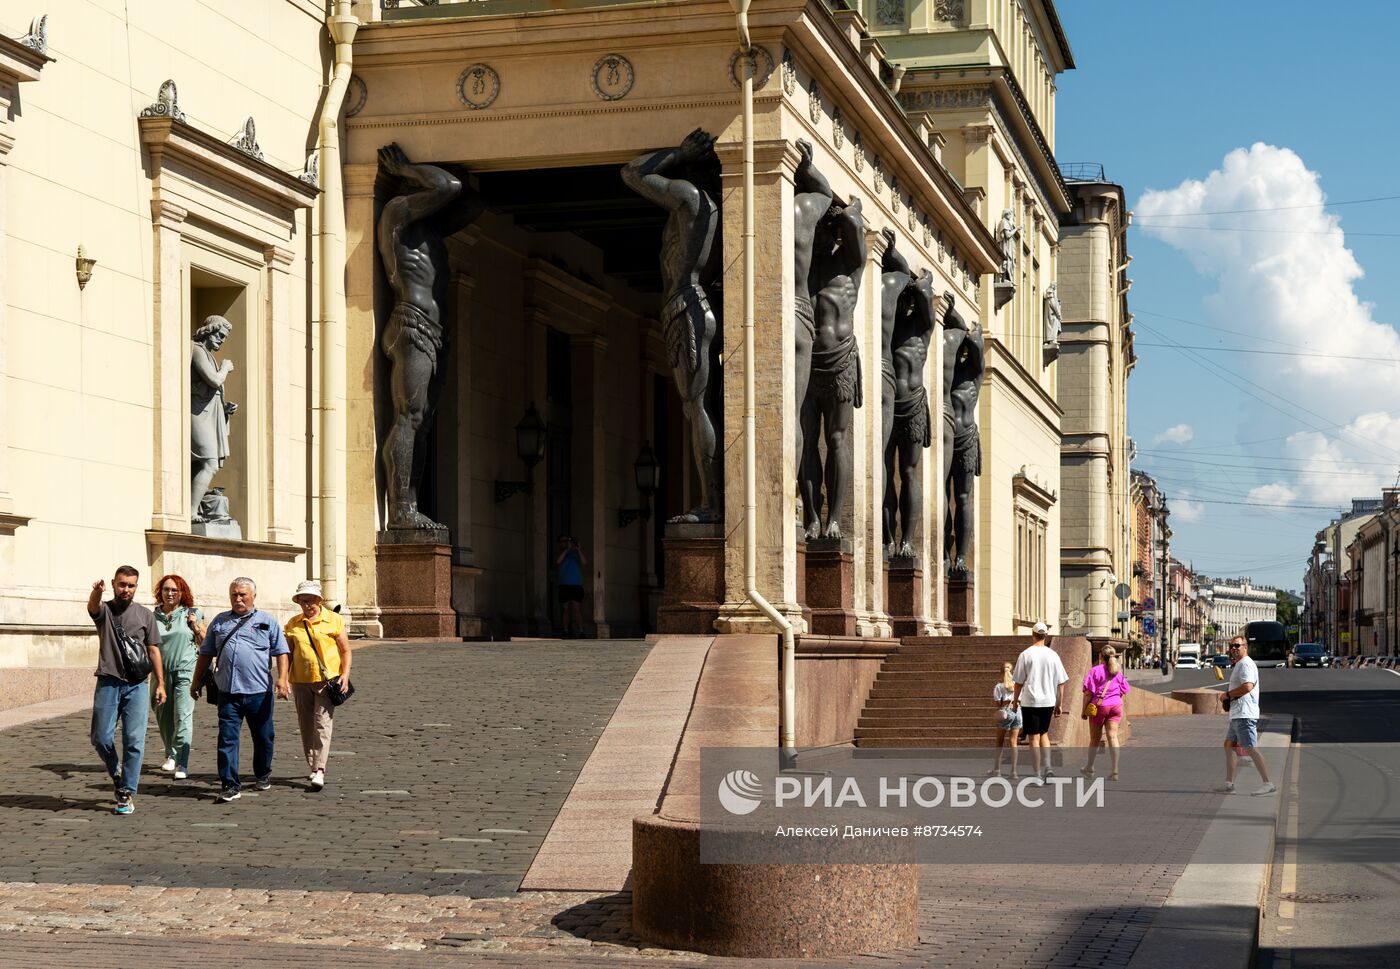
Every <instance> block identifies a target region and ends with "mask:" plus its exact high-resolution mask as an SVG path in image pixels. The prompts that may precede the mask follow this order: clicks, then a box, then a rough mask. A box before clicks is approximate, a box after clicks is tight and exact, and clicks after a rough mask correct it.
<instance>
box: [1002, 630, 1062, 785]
mask: <svg viewBox="0 0 1400 969" xmlns="http://www.w3.org/2000/svg"><path fill="white" fill-rule="evenodd" d="M1049 632H1050V630H1049V628H1048V627H1047V626H1046V625H1045V623H1043V622H1038V623H1036V624H1035V627H1034V628H1033V629H1032V630H1031V644H1030V645H1029V646H1027V647H1026V648H1025V649H1023V650H1022V651H1021V655H1020V656H1018V657H1017V658H1016V668H1015V669H1014V670H1012V671H1011V678H1012V679H1013V680H1015V681H1016V696H1015V699H1014V700H1013V701H1012V704H1011V706H1012V709H1019V710H1020V711H1021V715H1022V717H1023V719H1024V721H1025V725H1024V727H1023V728H1022V730H1023V732H1024V733H1025V735H1026V737H1027V739H1028V741H1029V743H1030V747H1031V765H1032V766H1033V767H1034V768H1035V772H1036V774H1038V775H1039V776H1040V777H1041V778H1042V779H1043V778H1046V777H1049V776H1050V775H1052V774H1053V773H1054V771H1053V770H1051V769H1050V721H1051V719H1052V718H1054V717H1057V716H1059V715H1060V714H1062V713H1064V712H1065V711H1064V703H1063V696H1062V694H1063V693H1064V686H1065V682H1066V681H1067V680H1068V679H1069V674H1068V673H1066V672H1065V664H1064V663H1062V662H1060V654H1059V653H1056V652H1055V651H1054V650H1053V649H1051V648H1050V647H1049V646H1046V645H1045V637H1046V635H1047V634H1048V633H1049ZM1041 751H1044V753H1045V770H1044V771H1043V772H1042V771H1041V769H1040V756H1041Z"/></svg>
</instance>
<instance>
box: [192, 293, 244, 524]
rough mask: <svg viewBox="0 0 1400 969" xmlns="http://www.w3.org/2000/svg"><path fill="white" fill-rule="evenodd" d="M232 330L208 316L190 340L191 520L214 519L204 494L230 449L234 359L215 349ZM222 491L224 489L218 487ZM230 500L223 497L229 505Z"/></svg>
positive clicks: (220, 317) (225, 323)
mask: <svg viewBox="0 0 1400 969" xmlns="http://www.w3.org/2000/svg"><path fill="white" fill-rule="evenodd" d="M231 332H233V324H232V323H230V322H229V321H228V320H226V319H224V318H223V317H222V316H210V317H206V318H205V320H204V324H203V325H202V326H200V328H199V329H197V330H195V331H194V339H193V341H191V343H190V472H191V474H190V523H191V524H193V525H203V524H206V523H208V522H209V521H211V519H209V518H206V517H205V515H204V511H203V505H204V499H205V495H206V494H207V493H208V492H209V483H210V482H211V481H213V480H214V474H215V472H217V471H218V470H219V469H220V468H222V467H223V466H224V462H225V461H226V460H228V456H229V454H230V453H231V451H230V449H229V443H228V440H229V437H228V435H229V418H231V417H232V416H233V415H234V414H235V413H237V411H238V405H237V404H234V403H230V402H229V401H227V400H225V398H224V381H225V380H227V379H228V375H229V374H231V373H233V361H232V360H227V359H226V360H224V361H223V362H222V363H220V362H219V361H218V360H215V359H214V353H215V351H217V350H218V349H219V348H220V347H222V346H223V345H224V341H225V340H227V339H228V335H229V334H230V333H231ZM219 490H220V493H221V494H222V489H219ZM227 507H228V500H227V499H224V508H225V509H227Z"/></svg>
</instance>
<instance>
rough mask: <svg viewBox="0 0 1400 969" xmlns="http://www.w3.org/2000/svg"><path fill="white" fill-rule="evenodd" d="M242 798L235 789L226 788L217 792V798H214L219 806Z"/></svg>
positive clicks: (240, 792)
mask: <svg viewBox="0 0 1400 969" xmlns="http://www.w3.org/2000/svg"><path fill="white" fill-rule="evenodd" d="M242 796H243V792H242V791H240V790H239V789H238V788H236V787H226V788H224V789H223V790H222V791H220V792H219V796H218V797H216V798H214V800H216V801H218V802H219V803H220V804H227V803H228V802H229V801H236V800H238V799H239V798H240V797H242Z"/></svg>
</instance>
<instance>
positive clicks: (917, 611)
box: [885, 555, 929, 637]
mask: <svg viewBox="0 0 1400 969" xmlns="http://www.w3.org/2000/svg"><path fill="white" fill-rule="evenodd" d="M923 602H924V570H923V569H920V568H916V567H915V565H914V559H912V558H910V557H909V556H904V555H898V556H895V557H894V558H892V559H890V561H889V562H888V564H887V565H886V568H885V608H886V609H888V610H889V613H890V625H891V627H892V632H893V634H894V636H895V637H900V636H922V635H923V634H924V631H925V630H926V629H927V628H928V626H929V622H928V620H927V619H926V618H925V617H924V616H923V615H921V611H922V609H923Z"/></svg>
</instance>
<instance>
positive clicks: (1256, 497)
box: [1245, 481, 1298, 505]
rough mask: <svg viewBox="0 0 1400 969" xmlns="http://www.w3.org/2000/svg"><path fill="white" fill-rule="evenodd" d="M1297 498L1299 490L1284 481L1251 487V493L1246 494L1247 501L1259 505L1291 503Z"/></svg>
mask: <svg viewBox="0 0 1400 969" xmlns="http://www.w3.org/2000/svg"><path fill="white" fill-rule="evenodd" d="M1297 499H1298V492H1296V491H1294V490H1293V489H1292V488H1291V487H1289V486H1288V485H1286V484H1284V483H1283V482H1282V481H1275V482H1273V483H1272V484H1266V485H1260V486H1259V487H1257V488H1251V489H1249V494H1248V495H1246V496H1245V500H1246V501H1249V502H1253V503H1254V504H1257V505H1291V504H1293V502H1295V501H1296V500H1297Z"/></svg>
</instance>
